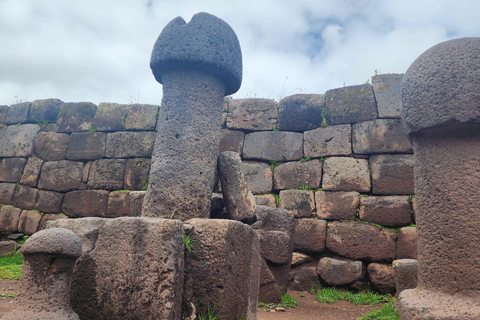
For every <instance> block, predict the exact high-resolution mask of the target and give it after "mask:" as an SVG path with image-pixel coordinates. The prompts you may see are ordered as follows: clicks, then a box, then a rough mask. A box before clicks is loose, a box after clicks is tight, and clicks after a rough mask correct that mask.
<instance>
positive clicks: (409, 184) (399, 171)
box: [370, 154, 414, 194]
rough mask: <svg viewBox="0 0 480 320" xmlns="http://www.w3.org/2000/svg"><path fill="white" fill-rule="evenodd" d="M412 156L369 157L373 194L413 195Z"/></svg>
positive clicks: (380, 155) (378, 155) (387, 155)
mask: <svg viewBox="0 0 480 320" xmlns="http://www.w3.org/2000/svg"><path fill="white" fill-rule="evenodd" d="M413 163H414V159H413V155H411V154H374V155H372V156H370V168H371V170H372V193H373V194H413V193H414V186H413Z"/></svg>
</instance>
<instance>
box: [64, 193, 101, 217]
mask: <svg viewBox="0 0 480 320" xmlns="http://www.w3.org/2000/svg"><path fill="white" fill-rule="evenodd" d="M108 194H109V192H108V191H104V190H77V191H71V192H68V193H66V194H65V197H64V199H63V204H62V212H63V213H65V214H66V215H67V216H68V217H71V218H78V217H104V216H105V214H106V212H107V206H108Z"/></svg>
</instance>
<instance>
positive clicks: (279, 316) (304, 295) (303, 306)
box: [0, 280, 381, 320]
mask: <svg viewBox="0 0 480 320" xmlns="http://www.w3.org/2000/svg"><path fill="white" fill-rule="evenodd" d="M17 285H18V281H16V280H0V317H2V316H4V315H5V314H7V313H8V312H9V311H10V310H11V308H12V305H13V298H8V297H5V295H9V294H14V293H15V292H16V291H17ZM289 294H291V295H293V296H294V297H295V299H296V300H297V302H298V307H296V308H288V309H287V310H285V311H266V309H265V307H262V308H259V309H258V314H257V320H283V319H289V320H327V319H328V320H336V319H338V320H340V319H341V320H356V319H358V318H359V317H361V316H363V315H365V314H367V313H368V312H370V311H371V310H373V309H380V307H381V305H377V306H356V305H354V304H353V303H350V302H347V301H339V302H337V303H334V304H328V303H321V302H318V301H317V300H315V298H314V296H313V295H312V294H310V293H308V292H296V291H291V292H289Z"/></svg>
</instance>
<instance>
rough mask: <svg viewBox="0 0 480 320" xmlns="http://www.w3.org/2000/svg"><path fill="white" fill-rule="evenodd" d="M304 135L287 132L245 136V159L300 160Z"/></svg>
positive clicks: (255, 133) (267, 132)
mask: <svg viewBox="0 0 480 320" xmlns="http://www.w3.org/2000/svg"><path fill="white" fill-rule="evenodd" d="M302 154H303V134H301V133H298V132H285V131H262V132H252V133H249V134H246V135H245V141H244V145H243V159H259V160H272V161H292V160H300V159H301V158H302Z"/></svg>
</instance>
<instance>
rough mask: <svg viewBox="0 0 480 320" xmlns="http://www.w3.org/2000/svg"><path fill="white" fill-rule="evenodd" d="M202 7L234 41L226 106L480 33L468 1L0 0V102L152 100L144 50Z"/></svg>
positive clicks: (157, 94)
mask: <svg viewBox="0 0 480 320" xmlns="http://www.w3.org/2000/svg"><path fill="white" fill-rule="evenodd" d="M201 11H203V12H208V13H211V14H214V15H216V16H217V17H219V18H221V19H223V20H225V21H226V22H227V23H228V24H229V25H230V26H231V27H232V28H233V29H234V30H235V32H236V34H237V36H238V38H239V41H240V45H241V47H242V53H243V83H242V87H241V88H240V90H239V91H238V93H236V94H235V95H234V97H235V98H246V97H257V98H270V99H275V100H277V101H278V99H279V98H280V97H283V96H287V95H291V94H296V93H324V92H325V91H326V90H328V89H333V88H338V87H341V86H344V85H347V86H348V85H356V84H362V83H365V82H366V81H367V80H368V79H370V77H371V76H372V75H374V73H375V70H378V71H379V72H381V73H404V72H405V71H406V70H407V68H408V66H409V65H410V64H411V63H412V62H413V61H414V60H415V58H416V57H418V56H419V55H420V54H421V53H422V52H424V51H425V50H426V49H428V48H429V47H431V46H433V45H435V44H437V43H439V42H442V41H445V40H449V39H454V38H460V37H479V36H480V18H479V13H480V1H478V0H399V1H397V0H295V1H293V0H288V1H287V0H255V1H253V0H242V1H233V0H203V1H199V0H197V1H195V0H168V1H167V0H82V1H65V0H42V1H38V0H0V105H2V104H5V105H10V104H13V103H15V102H19V101H33V100H35V99H45V98H59V99H61V100H63V101H65V102H70V101H72V102H73V101H91V102H94V103H97V104H98V103H100V102H118V103H129V102H133V103H151V104H160V101H161V97H162V87H161V85H160V84H158V83H157V82H156V81H155V79H154V77H153V75H152V73H151V71H150V68H149V61H150V54H151V50H152V48H153V44H154V42H155V40H156V39H157V37H158V35H159V34H160V32H161V30H162V29H163V27H164V26H165V25H166V24H167V23H168V22H169V21H170V20H172V19H173V18H175V17H177V16H181V17H183V18H184V19H185V20H186V21H187V22H188V21H189V20H190V19H191V17H192V16H193V15H194V14H195V13H197V12H201Z"/></svg>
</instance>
